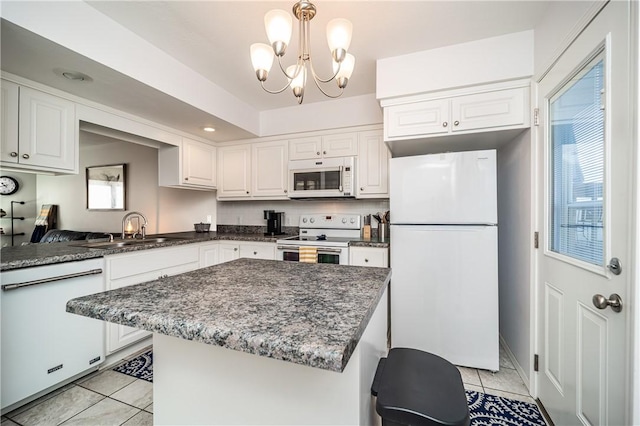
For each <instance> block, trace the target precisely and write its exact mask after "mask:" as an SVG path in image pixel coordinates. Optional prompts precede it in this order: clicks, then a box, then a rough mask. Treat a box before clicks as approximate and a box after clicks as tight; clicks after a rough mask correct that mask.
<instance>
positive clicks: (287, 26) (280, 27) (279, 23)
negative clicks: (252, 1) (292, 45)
mask: <svg viewBox="0 0 640 426" xmlns="http://www.w3.org/2000/svg"><path fill="white" fill-rule="evenodd" d="M264 27H265V29H266V30H267V37H268V38H269V43H271V47H273V51H274V53H275V54H276V55H278V56H282V55H284V52H285V50H286V49H287V46H288V45H289V42H290V41H291V29H292V27H293V25H292V18H291V15H290V14H289V13H287V12H285V11H284V10H281V9H274V10H271V11H269V12H268V13H267V14H266V15H264Z"/></svg>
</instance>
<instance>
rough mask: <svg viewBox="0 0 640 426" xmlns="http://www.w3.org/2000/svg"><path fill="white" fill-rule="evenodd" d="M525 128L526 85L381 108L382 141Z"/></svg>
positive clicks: (407, 102)
mask: <svg viewBox="0 0 640 426" xmlns="http://www.w3.org/2000/svg"><path fill="white" fill-rule="evenodd" d="M476 90H478V89H476ZM394 102H395V101H394ZM383 105H384V104H383ZM525 127H529V87H528V86H526V87H516V88H509V89H502V90H489V91H483V92H481V93H471V94H468V95H459V96H451V97H445V98H441V99H435V100H429V99H425V100H413V99H412V100H411V101H406V103H399V104H388V105H387V106H385V108H384V129H385V141H393V140H402V139H415V138H428V137H439V136H446V135H452V134H456V133H459V134H462V133H476V132H488V131H497V130H507V129H522V128H525ZM469 148H470V149H473V147H469ZM394 152H395V151H394Z"/></svg>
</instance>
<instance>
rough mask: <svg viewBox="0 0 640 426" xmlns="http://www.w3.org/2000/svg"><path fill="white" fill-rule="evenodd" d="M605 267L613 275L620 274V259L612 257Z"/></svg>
mask: <svg viewBox="0 0 640 426" xmlns="http://www.w3.org/2000/svg"><path fill="white" fill-rule="evenodd" d="M607 268H609V270H610V271H611V273H612V274H613V275H620V273H621V272H622V264H621V263H620V259H618V258H617V257H612V258H611V260H610V261H609V264H608V265H607Z"/></svg>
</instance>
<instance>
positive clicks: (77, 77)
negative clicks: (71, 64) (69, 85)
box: [53, 68, 93, 83]
mask: <svg viewBox="0 0 640 426" xmlns="http://www.w3.org/2000/svg"><path fill="white" fill-rule="evenodd" d="M53 72H54V73H55V74H56V75H59V76H60V77H64V78H66V79H67V80H71V81H73V82H76V83H79V82H86V83H90V82H92V81H93V79H92V78H91V77H90V76H88V75H87V74H84V73H81V72H78V71H73V70H67V69H61V68H55V69H54V70H53Z"/></svg>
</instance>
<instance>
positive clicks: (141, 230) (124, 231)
mask: <svg viewBox="0 0 640 426" xmlns="http://www.w3.org/2000/svg"><path fill="white" fill-rule="evenodd" d="M132 216H138V226H139V228H138V229H136V230H135V231H134V232H133V235H132V237H131V238H136V236H137V235H140V236H141V237H142V239H144V238H146V236H147V218H146V217H145V216H144V215H143V214H142V213H139V212H129V213H127V214H126V215H124V217H123V218H122V236H121V237H122V239H125V238H126V236H127V234H131V232H128V231H129V229H128V228H127V229H125V227H126V224H127V222H129V223H130V219H129V218H130V217H132ZM140 218H142V220H143V221H144V222H143V223H142V224H140ZM138 232H139V233H140V234H138Z"/></svg>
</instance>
